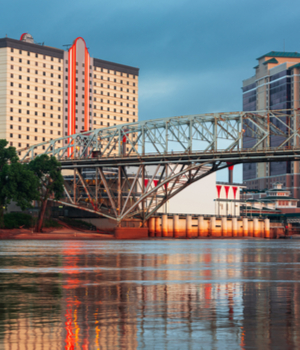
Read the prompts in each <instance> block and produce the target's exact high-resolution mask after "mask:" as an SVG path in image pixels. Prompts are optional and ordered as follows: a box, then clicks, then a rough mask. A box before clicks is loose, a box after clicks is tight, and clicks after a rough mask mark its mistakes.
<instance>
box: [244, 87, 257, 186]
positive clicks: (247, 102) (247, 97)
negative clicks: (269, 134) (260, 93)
mask: <svg viewBox="0 0 300 350" xmlns="http://www.w3.org/2000/svg"><path fill="white" fill-rule="evenodd" d="M243 111H249V112H250V111H256V83H253V84H249V85H247V86H244V87H243ZM254 144H255V139H253V138H252V137H250V135H247V134H244V136H243V146H244V147H245V148H250V147H252V146H254ZM254 178H256V163H249V164H243V179H244V180H248V179H254Z"/></svg>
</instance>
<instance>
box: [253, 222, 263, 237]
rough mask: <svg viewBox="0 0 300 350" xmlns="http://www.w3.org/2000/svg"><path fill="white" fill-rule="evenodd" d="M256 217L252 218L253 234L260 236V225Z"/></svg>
mask: <svg viewBox="0 0 300 350" xmlns="http://www.w3.org/2000/svg"><path fill="white" fill-rule="evenodd" d="M259 226H260V225H259V221H258V218H254V219H253V236H254V237H261V232H260V227H259Z"/></svg>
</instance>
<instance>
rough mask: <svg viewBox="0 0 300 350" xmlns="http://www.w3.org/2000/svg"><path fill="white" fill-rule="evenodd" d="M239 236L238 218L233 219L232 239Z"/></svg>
mask: <svg viewBox="0 0 300 350" xmlns="http://www.w3.org/2000/svg"><path fill="white" fill-rule="evenodd" d="M237 235H238V223H237V218H232V237H237Z"/></svg>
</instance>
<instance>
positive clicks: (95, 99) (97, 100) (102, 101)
mask: <svg viewBox="0 0 300 350" xmlns="http://www.w3.org/2000/svg"><path fill="white" fill-rule="evenodd" d="M108 96H109V94H108ZM114 97H117V95H116V94H114ZM82 98H84V95H82ZM120 98H123V95H120ZM90 99H91V98H90ZM127 100H130V98H129V96H127ZM94 101H95V102H101V103H110V100H106V101H107V102H105V101H104V100H103V98H101V99H100V98H99V99H97V97H94ZM132 101H135V97H132ZM66 103H67V101H66ZM121 103H122V102H121ZM116 104H117V103H116V101H114V105H116Z"/></svg>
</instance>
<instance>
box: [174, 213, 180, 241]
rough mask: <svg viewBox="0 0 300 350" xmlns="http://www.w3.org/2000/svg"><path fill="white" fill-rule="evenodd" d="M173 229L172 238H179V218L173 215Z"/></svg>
mask: <svg viewBox="0 0 300 350" xmlns="http://www.w3.org/2000/svg"><path fill="white" fill-rule="evenodd" d="M173 229H174V237H175V238H178V237H180V227H179V216H178V215H173Z"/></svg>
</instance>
